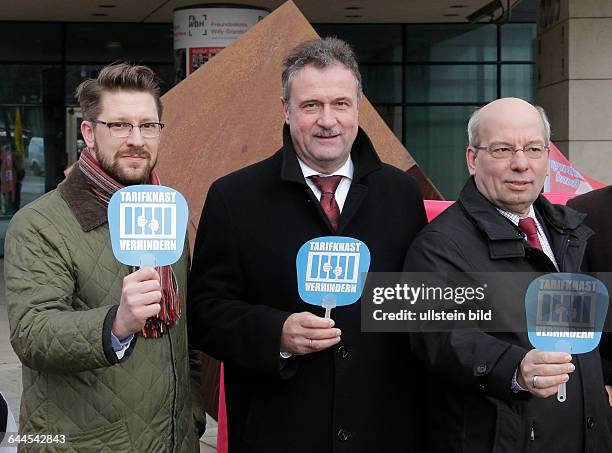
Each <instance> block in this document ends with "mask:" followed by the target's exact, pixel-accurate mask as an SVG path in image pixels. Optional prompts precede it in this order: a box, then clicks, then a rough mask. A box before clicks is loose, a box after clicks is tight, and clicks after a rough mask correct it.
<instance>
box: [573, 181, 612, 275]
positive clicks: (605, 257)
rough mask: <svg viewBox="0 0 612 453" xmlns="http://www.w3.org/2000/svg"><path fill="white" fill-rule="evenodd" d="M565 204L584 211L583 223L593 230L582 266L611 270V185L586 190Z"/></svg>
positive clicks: (603, 270) (598, 270)
mask: <svg viewBox="0 0 612 453" xmlns="http://www.w3.org/2000/svg"><path fill="white" fill-rule="evenodd" d="M567 205H568V206H571V207H572V208H574V209H576V210H577V211H580V212H584V213H586V214H587V217H586V219H585V220H584V223H586V224H587V225H588V226H589V227H591V229H592V230H593V231H594V232H595V234H594V235H593V236H592V237H591V238H589V242H588V245H587V249H586V254H585V257H584V266H583V268H584V269H585V270H588V271H591V272H612V186H608V187H604V188H603V189H599V190H594V191H592V192H587V193H585V194H583V195H580V196H578V197H576V198H573V199H571V200H569V201H568V202H567Z"/></svg>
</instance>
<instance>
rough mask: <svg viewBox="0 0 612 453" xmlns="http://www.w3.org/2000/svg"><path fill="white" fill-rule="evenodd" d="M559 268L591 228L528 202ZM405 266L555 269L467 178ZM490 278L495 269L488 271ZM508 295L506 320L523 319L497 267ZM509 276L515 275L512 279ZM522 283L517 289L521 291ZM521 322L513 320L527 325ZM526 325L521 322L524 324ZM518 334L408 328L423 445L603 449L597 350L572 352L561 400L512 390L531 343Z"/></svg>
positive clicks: (500, 451) (611, 440)
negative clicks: (422, 410) (423, 404)
mask: <svg viewBox="0 0 612 453" xmlns="http://www.w3.org/2000/svg"><path fill="white" fill-rule="evenodd" d="M534 208H535V210H536V213H537V214H538V216H539V219H540V220H541V223H543V224H544V225H545V228H546V229H547V230H548V231H547V236H548V238H549V243H550V245H551V247H552V249H553V252H554V254H555V259H556V261H557V264H558V266H559V267H560V270H561V271H562V272H573V271H578V270H579V269H580V265H581V262H582V258H583V255H584V250H585V247H586V241H587V239H588V238H589V236H590V235H591V234H592V231H591V230H590V229H589V228H588V227H586V226H585V225H583V224H582V222H583V219H584V215H583V214H580V213H578V212H576V211H574V210H572V209H570V208H567V207H564V206H559V205H552V204H551V203H549V202H548V201H547V200H546V199H545V198H544V197H542V196H540V197H539V198H538V199H537V200H536V202H535V203H534ZM405 270H406V271H413V272H416V271H419V272H495V273H497V272H504V273H510V272H538V273H539V272H541V273H549V272H556V269H555V267H554V265H553V263H552V262H551V261H550V260H549V259H548V257H547V256H546V255H545V254H544V253H543V252H541V251H540V250H537V249H534V248H532V247H531V246H530V245H529V244H528V243H527V241H525V240H524V239H523V235H522V234H521V232H520V230H519V229H518V228H517V227H516V226H514V225H513V224H512V223H511V222H510V221H509V220H508V219H506V218H505V217H503V216H502V215H501V214H500V213H499V212H498V211H497V209H496V208H495V206H493V204H491V203H490V202H489V201H488V200H487V199H486V198H485V197H483V196H482V195H481V194H480V192H479V191H478V189H477V187H476V184H475V183H474V180H473V178H470V179H469V180H468V182H467V183H466V185H465V187H464V188H463V191H462V192H461V195H460V197H459V200H458V201H457V202H456V203H455V204H454V205H452V206H451V207H449V208H448V209H447V210H446V211H445V212H443V213H442V214H441V215H440V216H438V217H437V218H436V219H435V220H434V221H432V222H431V223H430V224H429V225H428V226H426V227H425V228H424V229H423V230H422V231H421V233H420V234H419V236H418V237H417V238H416V239H415V240H414V242H413V244H412V246H411V247H410V250H409V252H408V254H407V257H406V263H405ZM497 275H499V274H497ZM504 278H505V279H506V280H507V281H508V284H507V287H506V288H507V291H508V292H509V293H510V294H512V292H513V291H515V292H516V295H515V296H514V295H511V296H510V297H508V294H506V295H505V296H506V297H505V298H504V300H511V301H514V300H516V304H517V306H516V307H512V308H511V310H512V316H513V317H519V318H520V317H522V318H524V317H525V313H524V292H522V290H521V291H518V290H515V289H514V288H515V287H518V285H515V284H514V283H513V281H512V278H509V277H508V276H507V274H506V276H505V277H504ZM517 278H518V277H517ZM523 289H524V288H523ZM525 322H526V321H524V319H523V320H520V321H519V323H520V325H526V324H525ZM525 330H526V329H525ZM525 330H523V331H522V332H519V331H517V332H506V333H485V332H482V331H479V330H475V331H458V330H455V331H452V332H447V333H427V334H424V333H415V334H412V337H411V347H412V350H413V352H414V353H415V354H416V355H417V356H418V357H419V358H420V359H421V360H422V361H423V363H424V365H425V367H426V368H427V369H428V371H429V373H430V378H429V379H428V385H427V391H426V393H427V397H426V398H427V401H428V403H429V404H428V409H429V413H428V416H427V419H428V421H429V427H428V431H429V446H430V448H429V451H431V452H433V453H438V452H439V453H442V452H444V453H453V452H456V453H459V452H461V453H464V452H470V453H485V452H487V453H491V452H495V453H517V452H545V453H550V452H553V451H554V452H555V453H561V452H563V453H577V452H589V453H602V452H607V451H612V434H611V418H610V409H609V406H608V401H607V395H606V393H605V389H604V383H603V376H602V369H601V363H600V358H599V353H598V351H597V350H595V351H593V352H591V353H588V354H581V355H574V356H573V363H574V364H575V365H576V371H575V372H574V373H572V374H571V376H570V380H569V382H568V383H567V395H568V398H567V400H566V402H564V403H559V402H558V401H557V399H556V396H552V397H549V398H546V399H542V398H537V397H535V396H532V395H531V394H529V393H527V392H519V393H514V392H513V391H512V390H511V383H512V378H513V375H514V372H515V370H516V369H517V366H518V365H519V364H520V362H521V360H522V359H523V357H524V356H525V354H526V353H527V352H528V351H529V350H530V349H532V346H531V345H530V343H529V340H528V337H527V334H526V332H525Z"/></svg>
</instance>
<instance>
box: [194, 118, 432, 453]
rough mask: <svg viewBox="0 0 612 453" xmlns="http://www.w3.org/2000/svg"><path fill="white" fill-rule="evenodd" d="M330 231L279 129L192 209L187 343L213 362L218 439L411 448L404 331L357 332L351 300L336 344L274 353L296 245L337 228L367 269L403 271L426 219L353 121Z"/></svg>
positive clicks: (298, 305) (415, 387)
mask: <svg viewBox="0 0 612 453" xmlns="http://www.w3.org/2000/svg"><path fill="white" fill-rule="evenodd" d="M351 157H352V159H353V163H354V166H355V172H354V178H353V182H352V185H351V187H350V190H349V193H348V196H347V199H346V202H345V204H344V207H343V210H342V214H341V217H340V225H339V230H338V231H337V233H334V232H333V231H332V230H331V227H330V224H329V221H328V219H327V217H326V216H325V214H324V212H323V210H322V209H321V206H320V204H319V202H318V201H317V199H316V197H315V196H314V194H313V193H312V191H311V190H310V189H309V188H308V186H307V185H306V183H305V181H304V177H303V175H302V172H301V170H300V167H299V164H298V161H297V158H296V155H295V151H294V150H293V147H292V143H291V138H290V135H289V131H288V128H287V127H286V126H285V130H284V145H283V148H282V149H281V150H279V151H278V152H277V153H276V154H274V155H273V156H272V157H270V158H268V159H266V160H264V161H262V162H259V163H257V164H255V165H252V166H249V167H247V168H244V169H242V170H240V171H237V172H235V173H232V174H230V175H228V176H225V177H223V178H221V179H219V180H217V181H216V182H215V183H214V184H213V185H212V186H211V188H210V190H209V192H208V196H207V199H206V202H205V205H204V209H203V211H202V217H201V220H200V225H199V229H198V234H197V238H196V243H195V250H194V259H193V265H192V269H191V277H190V280H189V295H188V319H189V332H190V342H191V344H192V345H194V347H196V348H197V349H200V350H202V351H204V352H206V353H208V354H210V355H212V356H214V357H216V358H218V359H220V360H222V361H224V362H225V373H226V374H225V376H226V401H227V411H228V430H229V449H230V452H231V453H236V452H240V453H242V452H248V453H257V452H266V453H276V452H278V453H280V452H286V453H302V452H303V453H314V452H316V453H326V452H338V453H341V452H342V453H344V452H346V453H372V452H385V453H394V452H402V453H407V452H418V451H422V450H420V449H419V447H418V446H417V442H418V439H417V438H418V434H419V433H420V431H421V430H420V428H419V423H420V421H421V419H422V411H421V408H420V405H419V401H418V394H419V393H420V386H421V384H420V383H419V382H418V376H419V373H418V370H419V367H418V366H417V365H416V364H415V360H414V359H413V357H412V355H411V353H410V351H409V348H408V338H407V335H406V334H389V333H362V332H361V322H360V302H359V301H358V302H357V303H355V304H353V305H350V306H346V307H338V308H335V309H334V310H333V311H332V317H333V319H334V320H335V322H336V327H338V328H340V329H341V330H342V340H341V342H340V343H339V344H338V345H336V346H335V347H333V348H330V349H328V350H325V351H321V352H317V353H313V354H308V355H304V356H293V357H291V358H290V359H288V360H286V361H285V360H281V359H280V357H279V351H280V346H279V344H280V336H281V331H282V327H283V323H284V322H285V320H286V319H287V317H288V316H289V315H290V314H291V313H295V312H302V311H311V312H312V313H315V314H317V315H319V316H323V314H324V310H323V309H320V308H317V307H314V306H311V305H308V304H306V303H304V302H302V301H301V299H300V297H299V295H298V291H297V276H296V267H295V259H296V255H297V252H298V250H299V248H300V247H301V246H302V244H304V243H305V242H306V241H308V240H309V239H312V238H316V237H319V236H329V235H334V234H338V235H342V236H350V237H353V238H356V239H359V240H361V241H363V242H365V243H366V244H367V246H368V247H369V249H370V253H371V265H370V271H374V272H398V271H401V268H402V264H403V258H404V256H405V253H406V251H407V250H408V247H409V245H410V243H411V241H412V239H413V238H414V237H415V236H416V234H417V233H418V231H419V230H420V229H421V228H422V227H423V226H424V225H425V223H426V217H425V211H424V207H423V202H422V199H421V195H420V191H419V188H418V185H417V183H416V182H415V180H414V179H413V178H412V177H410V176H409V175H407V174H406V173H404V172H402V171H400V170H398V169H396V168H394V167H391V166H389V165H386V164H383V163H381V161H380V160H379V158H378V156H377V155H376V153H375V151H374V148H373V146H372V144H371V142H370V140H369V139H368V137H367V136H366V135H365V133H364V132H363V131H361V130H360V131H359V133H358V136H357V139H356V141H355V143H354V144H353V148H352V151H351Z"/></svg>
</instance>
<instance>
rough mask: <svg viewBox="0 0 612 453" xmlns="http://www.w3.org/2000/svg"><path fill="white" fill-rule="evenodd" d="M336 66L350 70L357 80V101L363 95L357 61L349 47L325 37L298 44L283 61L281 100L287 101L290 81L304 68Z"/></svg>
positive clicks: (339, 40) (335, 39)
mask: <svg viewBox="0 0 612 453" xmlns="http://www.w3.org/2000/svg"><path fill="white" fill-rule="evenodd" d="M336 64H341V65H343V66H345V67H346V68H347V69H348V70H350V71H351V72H352V73H353V75H354V76H355V79H356V80H357V99H359V98H361V96H362V95H363V89H362V85H361V73H360V72H359V66H358V65H357V59H356V58H355V53H354V52H353V49H352V48H351V46H350V45H349V44H348V43H347V42H345V41H342V40H341V39H338V38H333V37H327V38H322V39H313V40H310V41H305V42H303V43H301V44H298V45H297V46H296V47H295V48H294V49H293V50H292V51H291V53H290V54H289V55H287V56H286V57H285V60H284V61H283V74H282V76H281V81H282V83H283V99H284V100H285V101H286V102H288V101H289V93H290V92H291V81H292V80H293V77H295V74H297V73H298V72H299V71H300V70H302V69H304V67H306V66H308V65H312V66H314V67H315V68H318V69H323V68H327V67H329V66H333V65H336Z"/></svg>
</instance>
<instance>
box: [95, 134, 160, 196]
mask: <svg viewBox="0 0 612 453" xmlns="http://www.w3.org/2000/svg"><path fill="white" fill-rule="evenodd" d="M98 149H100V147H99V146H98V142H97V141H96V140H95V139H94V149H93V152H94V155H95V156H96V160H97V161H98V165H99V166H100V168H101V169H102V170H103V171H104V173H106V174H107V175H108V176H110V177H111V178H113V179H114V180H115V181H117V182H118V183H119V184H121V185H122V186H133V185H138V184H146V183H149V182H150V180H151V172H152V171H153V168H154V167H155V162H151V155H150V154H149V153H147V152H145V151H142V152H140V153H136V154H144V155H147V156H148V157H149V160H148V161H147V166H146V167H145V169H144V172H143V173H142V177H141V178H134V177H128V176H127V175H124V174H122V173H123V172H122V171H121V167H120V163H119V160H115V159H114V157H115V156H113V158H112V161H109V160H107V159H106V158H105V156H103V155H102V153H98V152H97V150H98Z"/></svg>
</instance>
